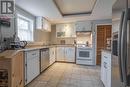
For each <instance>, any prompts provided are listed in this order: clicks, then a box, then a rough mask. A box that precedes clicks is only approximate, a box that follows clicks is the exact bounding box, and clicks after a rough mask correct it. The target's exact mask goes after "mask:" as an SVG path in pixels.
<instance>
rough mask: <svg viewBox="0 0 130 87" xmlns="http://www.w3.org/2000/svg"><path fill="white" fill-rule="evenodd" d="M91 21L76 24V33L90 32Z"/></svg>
mask: <svg viewBox="0 0 130 87" xmlns="http://www.w3.org/2000/svg"><path fill="white" fill-rule="evenodd" d="M91 26H92V24H91V21H83V22H77V23H76V31H91Z"/></svg>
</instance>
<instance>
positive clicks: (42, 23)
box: [36, 17, 51, 32]
mask: <svg viewBox="0 0 130 87" xmlns="http://www.w3.org/2000/svg"><path fill="white" fill-rule="evenodd" d="M36 28H37V29H40V30H43V31H47V32H51V24H50V23H49V21H48V20H47V19H45V18H44V17H37V18H36Z"/></svg>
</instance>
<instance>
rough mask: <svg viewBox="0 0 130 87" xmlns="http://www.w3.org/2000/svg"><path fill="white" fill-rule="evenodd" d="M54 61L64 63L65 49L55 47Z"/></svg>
mask: <svg viewBox="0 0 130 87" xmlns="http://www.w3.org/2000/svg"><path fill="white" fill-rule="evenodd" d="M56 53H57V56H56V61H65V59H64V57H65V48H64V47H57V48H56Z"/></svg>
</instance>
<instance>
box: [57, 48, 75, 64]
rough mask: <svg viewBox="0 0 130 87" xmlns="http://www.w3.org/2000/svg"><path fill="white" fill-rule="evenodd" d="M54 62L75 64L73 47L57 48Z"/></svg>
mask: <svg viewBox="0 0 130 87" xmlns="http://www.w3.org/2000/svg"><path fill="white" fill-rule="evenodd" d="M56 52H57V58H56V61H63V62H75V47H57V51H56Z"/></svg>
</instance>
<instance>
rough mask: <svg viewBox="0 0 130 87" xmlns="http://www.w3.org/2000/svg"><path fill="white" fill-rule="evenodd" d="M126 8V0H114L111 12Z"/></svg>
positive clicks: (129, 2)
mask: <svg viewBox="0 0 130 87" xmlns="http://www.w3.org/2000/svg"><path fill="white" fill-rule="evenodd" d="M128 6H129V8H130V0H128ZM125 7H126V0H116V2H115V3H114V5H113V7H112V9H113V10H122V9H124V8H125Z"/></svg>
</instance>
